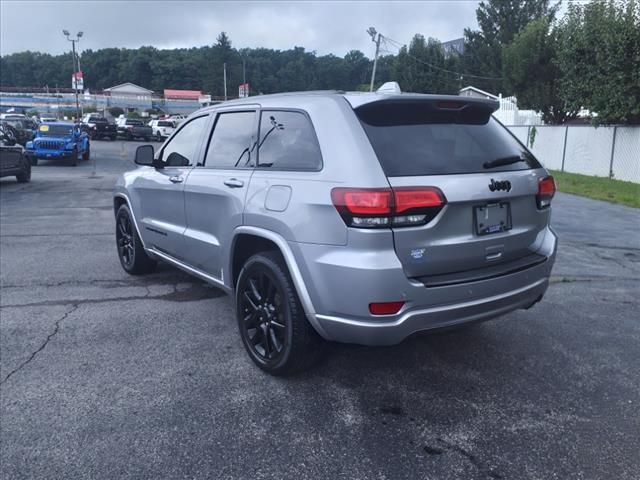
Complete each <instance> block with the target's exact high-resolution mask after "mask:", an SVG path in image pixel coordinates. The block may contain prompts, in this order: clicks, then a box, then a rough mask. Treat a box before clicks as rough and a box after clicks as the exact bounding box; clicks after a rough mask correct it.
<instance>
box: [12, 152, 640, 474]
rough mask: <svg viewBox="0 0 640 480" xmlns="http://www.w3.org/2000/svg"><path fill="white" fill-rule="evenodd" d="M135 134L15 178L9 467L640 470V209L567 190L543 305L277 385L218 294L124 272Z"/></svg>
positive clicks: (557, 211) (164, 277)
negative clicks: (22, 179)
mask: <svg viewBox="0 0 640 480" xmlns="http://www.w3.org/2000/svg"><path fill="white" fill-rule="evenodd" d="M137 145H139V144H138V143H133V142H130V143H127V142H120V141H117V142H109V141H96V142H93V145H92V155H94V157H95V158H96V173H95V175H93V166H92V163H91V162H89V163H81V164H80V165H79V166H78V167H71V166H66V165H61V164H57V163H55V162H41V164H40V165H38V166H37V167H34V169H33V176H32V181H31V183H29V184H18V183H16V182H15V179H14V178H4V179H1V180H0V282H1V295H0V305H1V309H0V353H1V357H0V477H1V478H3V479H7V480H8V479H22V478H25V479H26V478H29V479H33V478H47V479H49V478H51V479H75V478H100V479H102V478H104V479H115V478H140V479H143V478H144V479H147V478H148V479H159V478H189V479H195V478H197V479H200V478H215V479H236V478H237V479H240V478H247V479H262V478H274V479H288V478H295V479H305V478H310V479H323V478H331V479H336V478H345V479H352V478H353V479H374V478H375V479H458V478H464V479H518V480H521V479H555V478H557V479H614V478H615V479H620V480H622V479H636V480H637V479H638V478H640V454H639V453H638V452H640V413H639V412H640V314H639V313H638V312H640V210H636V209H631V208H626V207H622V206H617V205H612V204H608V203H604V202H599V201H593V200H588V199H583V198H579V197H574V196H570V195H563V194H558V195H557V197H556V198H555V199H554V202H553V209H554V210H553V225H554V227H555V229H556V230H557V232H558V234H559V236H560V247H559V253H558V260H557V263H556V267H555V268H554V273H553V275H554V277H553V283H552V285H551V287H550V288H549V291H548V292H547V295H546V296H545V298H544V299H543V301H542V302H541V303H539V304H538V305H536V306H535V307H534V308H532V309H530V310H527V311H517V312H514V313H512V314H509V315H507V316H505V317H503V318H500V319H497V320H494V321H491V322H487V323H483V324H479V325H474V326H471V327H468V328H465V329H463V330H459V331H450V332H444V333H437V334H432V335H426V336H420V337H416V338H412V339H410V340H408V341H406V342H404V343H402V344H401V345H398V346H394V347H386V348H368V347H359V346H350V345H339V344H332V345H330V346H329V348H328V355H327V357H326V359H325V360H324V362H323V363H322V364H321V365H319V367H318V368H316V369H315V370H313V371H311V372H307V373H305V374H302V375H298V376H295V377H293V378H273V377H270V376H268V375H266V374H264V373H263V372H261V371H260V370H259V369H257V368H256V367H255V366H254V365H253V364H252V363H251V362H250V361H249V359H248V357H247V355H246V354H245V351H244V349H243V347H242V345H241V341H240V338H239V336H238V334H237V331H236V326H235V321H234V316H233V307H232V302H231V301H230V299H229V298H227V297H226V296H225V295H223V294H222V293H221V292H220V291H218V290H217V289H215V288H213V287H210V286H208V285H206V284H204V283H202V282H201V281H199V280H196V279H194V278H191V277H188V276H187V275H185V274H183V273H181V272H179V271H178V270H176V269H174V268H171V267H169V266H161V267H160V268H159V269H158V271H157V272H156V273H154V274H152V275H149V276H144V277H131V276H128V275H127V274H125V273H124V271H123V270H122V269H121V267H120V265H119V263H118V259H117V255H116V248H115V242H114V228H115V226H114V219H113V209H112V199H111V190H112V187H113V184H114V182H115V179H116V177H117V175H118V174H119V173H120V172H122V171H124V170H127V169H130V168H133V164H132V161H131V159H132V158H133V151H134V149H135V147H136V146H137Z"/></svg>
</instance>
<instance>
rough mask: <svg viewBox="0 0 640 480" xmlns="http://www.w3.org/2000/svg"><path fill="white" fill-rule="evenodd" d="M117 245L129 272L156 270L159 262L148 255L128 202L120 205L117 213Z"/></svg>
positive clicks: (119, 256) (122, 263) (120, 257)
mask: <svg viewBox="0 0 640 480" xmlns="http://www.w3.org/2000/svg"><path fill="white" fill-rule="evenodd" d="M116 246H117V247H118V258H119V260H120V264H121V265H122V268H123V269H124V270H125V271H126V272H127V273H129V274H131V275H142V274H145V273H151V272H153V271H154V270H155V268H156V265H157V263H158V262H157V261H156V260H155V259H153V258H151V257H149V255H147V252H146V251H145V249H144V246H143V245H142V240H140V237H139V236H138V230H137V229H136V227H135V223H134V221H133V215H132V214H131V211H130V210H129V207H128V206H127V205H126V204H124V205H120V207H119V208H118V211H117V213H116Z"/></svg>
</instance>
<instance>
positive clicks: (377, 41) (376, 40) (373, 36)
mask: <svg viewBox="0 0 640 480" xmlns="http://www.w3.org/2000/svg"><path fill="white" fill-rule="evenodd" d="M367 33H368V34H369V35H371V41H372V42H373V43H375V44H376V56H375V57H374V59H373V72H371V85H370V86H369V91H370V92H373V83H374V82H375V80H376V67H377V66H378V53H379V52H380V40H381V39H382V34H381V33H378V32H376V29H375V28H373V27H369V30H367ZM376 35H377V37H378V38H376Z"/></svg>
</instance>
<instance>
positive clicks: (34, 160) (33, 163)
mask: <svg viewBox="0 0 640 480" xmlns="http://www.w3.org/2000/svg"><path fill="white" fill-rule="evenodd" d="M36 165H38V157H31V166H32V167H35V166H36Z"/></svg>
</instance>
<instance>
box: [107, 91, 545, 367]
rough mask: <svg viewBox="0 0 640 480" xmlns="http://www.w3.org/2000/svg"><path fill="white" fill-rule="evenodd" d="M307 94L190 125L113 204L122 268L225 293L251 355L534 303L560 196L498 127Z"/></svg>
mask: <svg viewBox="0 0 640 480" xmlns="http://www.w3.org/2000/svg"><path fill="white" fill-rule="evenodd" d="M384 90H386V91H387V92H389V91H390V90H392V91H393V92H397V93H385V94H383V93H361V92H355V93H344V92H326V93H309V94H305V93H299V94H296V95H286V94H285V95H265V96H261V97H252V98H251V99H246V100H238V101H231V102H225V103H223V104H221V105H219V106H214V107H209V108H205V109H202V110H199V111H198V112H196V113H194V114H192V115H191V117H190V118H189V119H188V120H186V121H185V122H184V123H183V124H182V125H180V127H178V129H177V131H176V132H175V133H174V134H173V136H172V137H171V138H170V139H169V140H168V141H167V142H165V143H164V145H163V146H162V147H161V149H160V150H159V152H158V153H157V154H155V152H154V148H153V146H152V145H144V146H141V147H138V151H137V152H136V163H137V164H139V165H141V168H140V169H138V170H136V171H132V172H127V173H125V174H124V175H123V176H122V177H121V178H120V179H119V180H118V181H117V182H116V186H115V192H114V213H115V215H116V225H117V230H116V243H117V247H118V253H119V257H120V262H121V264H122V267H123V268H124V270H125V271H127V272H129V273H131V274H142V273H145V272H149V271H151V270H153V268H154V267H155V264H156V262H157V261H158V260H162V261H165V262H168V263H170V264H172V265H174V266H176V267H178V268H181V269H183V270H185V271H187V272H189V273H191V274H192V275H195V276H197V277H199V278H201V279H204V280H206V281H208V282H210V283H211V284H213V285H217V286H218V287H220V288H222V289H224V290H225V291H227V292H229V293H231V294H232V295H233V297H234V298H235V303H236V309H235V311H236V315H237V324H238V329H239V332H240V337H241V339H242V342H243V344H244V346H245V348H246V350H247V352H248V354H249V356H250V358H251V359H252V360H253V361H254V362H255V363H256V364H257V365H258V366H259V367H260V368H262V369H264V370H266V371H268V372H269V373H272V374H287V373H291V372H294V371H297V370H301V369H304V368H306V367H308V366H309V365H311V364H312V363H313V362H314V361H315V359H317V357H318V354H319V352H320V351H321V343H322V342H321V339H325V340H332V341H339V342H347V343H357V344H364V345H392V344H397V343H399V342H401V341H402V340H404V339H405V338H407V337H409V336H411V335H413V334H414V333H416V332H420V331H426V330H433V329H438V328H445V327H446V328H449V327H453V326H459V325H463V324H466V323H469V322H476V321H480V320H488V319H491V318H495V317H497V316H500V315H504V314H506V313H509V312H511V311H513V310H517V309H527V308H530V307H532V306H533V305H534V304H536V303H537V302H539V301H540V300H541V299H542V297H543V295H544V293H545V292H546V290H547V287H548V286H549V276H550V274H551V268H552V266H553V264H554V261H555V256H556V245H557V239H556V235H555V233H554V232H553V230H552V229H551V228H550V225H549V223H550V216H551V200H552V198H553V196H554V193H555V183H554V180H553V178H552V177H551V176H549V173H548V172H547V171H546V170H545V169H544V167H543V166H542V165H541V164H540V163H539V162H538V161H537V160H536V158H535V157H534V156H533V154H532V153H531V152H530V151H529V150H528V149H527V148H526V147H525V146H524V145H523V144H522V143H520V142H519V141H518V139H517V138H516V137H514V136H513V135H512V134H511V133H510V132H509V131H508V130H507V129H506V128H505V127H503V126H502V125H501V124H500V123H499V122H498V121H497V120H496V119H495V118H493V117H492V113H493V112H494V111H495V110H496V109H497V108H498V107H499V103H498V102H496V101H490V100H485V99H479V98H472V97H458V96H447V95H421V94H402V93H400V92H399V87H398V86H397V84H392V85H388V86H385V88H384V89H383V91H384Z"/></svg>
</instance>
